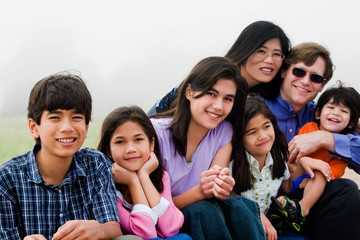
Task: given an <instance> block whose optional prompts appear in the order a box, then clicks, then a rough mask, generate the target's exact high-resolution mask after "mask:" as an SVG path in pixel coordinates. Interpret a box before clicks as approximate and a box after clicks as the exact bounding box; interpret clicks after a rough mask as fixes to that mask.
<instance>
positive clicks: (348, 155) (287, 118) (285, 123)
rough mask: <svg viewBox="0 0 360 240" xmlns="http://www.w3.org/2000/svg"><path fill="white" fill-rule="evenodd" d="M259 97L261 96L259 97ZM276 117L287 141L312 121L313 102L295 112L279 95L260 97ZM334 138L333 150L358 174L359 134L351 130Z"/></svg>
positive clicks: (359, 166)
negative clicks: (347, 133) (269, 97)
mask: <svg viewBox="0 0 360 240" xmlns="http://www.w3.org/2000/svg"><path fill="white" fill-rule="evenodd" d="M260 98H261V97H260ZM261 99H262V100H263V101H264V102H265V103H266V104H267V105H268V107H269V108H270V110H271V111H272V112H273V114H274V115H275V117H276V120H277V123H278V125H279V127H280V130H281V131H282V132H283V133H284V134H285V137H286V140H287V142H290V140H291V139H293V137H294V136H295V135H296V134H297V133H298V131H299V129H300V128H301V127H302V126H304V125H305V124H306V123H308V122H311V121H314V120H315V119H314V116H315V114H314V113H315V108H316V104H315V102H313V101H311V102H309V103H308V104H306V105H305V107H304V108H303V109H302V110H301V111H299V112H297V113H296V112H295V111H294V108H293V107H292V106H291V105H290V104H289V103H288V102H287V101H285V100H284V99H282V98H281V96H280V95H279V96H278V97H277V98H276V99H272V100H268V99H264V98H261ZM332 135H333V136H334V139H335V151H336V153H337V155H338V156H339V157H341V158H342V159H343V160H345V161H346V162H347V163H348V164H349V167H351V168H353V169H354V170H355V171H356V172H357V173H359V174H360V135H359V133H357V132H353V133H352V134H349V135H343V134H336V133H333V134H332Z"/></svg>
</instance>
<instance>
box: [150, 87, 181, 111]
mask: <svg viewBox="0 0 360 240" xmlns="http://www.w3.org/2000/svg"><path fill="white" fill-rule="evenodd" d="M177 92H178V87H174V88H173V89H172V90H171V91H170V92H168V93H167V94H166V95H165V96H164V97H163V98H162V99H161V100H160V101H159V102H157V103H156V105H157V106H156V108H155V109H156V113H161V112H165V111H167V110H169V109H170V108H171V104H172V103H173V102H174V100H175V98H176V95H177Z"/></svg>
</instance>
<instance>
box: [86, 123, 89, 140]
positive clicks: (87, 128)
mask: <svg viewBox="0 0 360 240" xmlns="http://www.w3.org/2000/svg"><path fill="white" fill-rule="evenodd" d="M88 130H89V124H86V133H85V138H86V137H87V134H88Z"/></svg>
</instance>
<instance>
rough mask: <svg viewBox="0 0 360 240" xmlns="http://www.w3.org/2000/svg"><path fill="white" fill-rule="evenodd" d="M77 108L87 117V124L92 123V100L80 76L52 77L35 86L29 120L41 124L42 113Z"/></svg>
mask: <svg viewBox="0 0 360 240" xmlns="http://www.w3.org/2000/svg"><path fill="white" fill-rule="evenodd" d="M73 108H75V109H76V110H77V111H79V112H80V113H81V114H84V115H85V123H86V125H87V124H89V122H90V121H91V111H92V98H91V94H90V92H89V90H88V88H87V87H86V84H85V82H84V81H83V80H82V79H81V77H80V76H78V75H74V74H71V73H69V72H60V73H56V74H53V75H50V76H48V77H46V78H44V79H42V80H40V81H39V82H37V83H36V84H35V86H34V87H33V89H32V90H31V93H30V96H29V103H28V107H27V110H28V118H31V119H33V120H34V121H35V122H36V123H37V124H40V119H41V115H42V113H43V112H44V111H45V110H47V111H53V110H56V109H64V110H70V109H73Z"/></svg>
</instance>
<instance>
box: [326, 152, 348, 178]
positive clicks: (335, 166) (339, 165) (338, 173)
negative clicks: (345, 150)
mask: <svg viewBox="0 0 360 240" xmlns="http://www.w3.org/2000/svg"><path fill="white" fill-rule="evenodd" d="M329 165H330V168H331V173H332V175H333V177H334V179H337V178H341V177H342V176H343V175H344V173H345V168H346V166H347V163H346V162H345V161H344V160H341V159H339V158H336V157H333V158H332V159H331V161H330V162H329Z"/></svg>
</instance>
